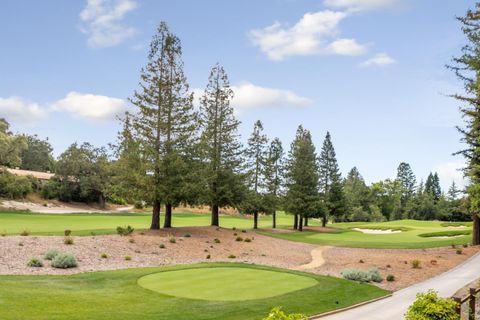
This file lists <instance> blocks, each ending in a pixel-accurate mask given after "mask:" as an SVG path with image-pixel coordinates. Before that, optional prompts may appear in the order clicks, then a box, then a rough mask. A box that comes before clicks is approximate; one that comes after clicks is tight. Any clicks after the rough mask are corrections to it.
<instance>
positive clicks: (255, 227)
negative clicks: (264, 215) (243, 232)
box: [253, 212, 258, 229]
mask: <svg viewBox="0 0 480 320" xmlns="http://www.w3.org/2000/svg"><path fill="white" fill-rule="evenodd" d="M253 229H258V212H254V213H253Z"/></svg>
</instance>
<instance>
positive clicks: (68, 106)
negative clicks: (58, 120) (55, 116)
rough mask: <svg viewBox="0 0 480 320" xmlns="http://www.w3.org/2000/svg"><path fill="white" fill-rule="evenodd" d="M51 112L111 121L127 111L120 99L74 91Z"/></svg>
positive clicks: (56, 103)
mask: <svg viewBox="0 0 480 320" xmlns="http://www.w3.org/2000/svg"><path fill="white" fill-rule="evenodd" d="M51 110H52V111H56V112H69V113H71V114H72V115H73V116H74V117H76V118H84V119H88V120H111V119H113V118H115V116H116V115H119V114H121V113H123V112H124V111H125V110H126V103H125V101H124V100H122V99H118V98H111V97H107V96H101V95H95V94H82V93H78V92H75V91H72V92H70V93H68V94H67V95H66V96H65V98H63V99H61V100H58V101H57V102H55V103H53V104H52V106H51Z"/></svg>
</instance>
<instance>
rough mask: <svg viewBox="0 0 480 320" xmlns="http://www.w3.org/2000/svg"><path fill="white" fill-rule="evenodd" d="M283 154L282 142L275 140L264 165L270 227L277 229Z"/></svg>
mask: <svg viewBox="0 0 480 320" xmlns="http://www.w3.org/2000/svg"><path fill="white" fill-rule="evenodd" d="M283 158H284V152H283V147H282V142H281V141H280V139H278V138H275V139H273V140H272V142H271V143H270V147H269V149H268V155H267V159H266V164H265V182H266V189H267V200H268V204H269V205H270V208H271V210H272V227H273V228H276V227H277V220H276V210H277V206H278V203H279V196H280V191H281V187H282V184H283V175H284V159H283Z"/></svg>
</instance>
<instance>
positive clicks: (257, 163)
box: [243, 120, 269, 229]
mask: <svg viewBox="0 0 480 320" xmlns="http://www.w3.org/2000/svg"><path fill="white" fill-rule="evenodd" d="M267 143H268V139H267V136H266V135H265V134H264V133H263V124H262V122H261V121H260V120H258V121H256V122H255V124H254V127H253V132H252V134H251V135H250V138H249V139H248V147H247V150H246V156H247V159H248V161H247V162H248V164H247V177H248V184H249V192H248V194H247V197H246V199H245V201H244V204H243V209H244V211H245V212H246V213H252V214H253V228H254V229H257V227H258V214H259V213H268V212H269V209H268V208H267V206H266V203H265V199H264V190H265V187H266V185H265V182H266V181H265V163H266V158H267Z"/></svg>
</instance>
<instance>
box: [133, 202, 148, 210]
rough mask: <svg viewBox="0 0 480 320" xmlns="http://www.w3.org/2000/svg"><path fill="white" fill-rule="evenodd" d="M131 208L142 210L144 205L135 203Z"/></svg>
mask: <svg viewBox="0 0 480 320" xmlns="http://www.w3.org/2000/svg"><path fill="white" fill-rule="evenodd" d="M133 207H134V208H135V209H143V208H145V203H144V202H143V201H135V203H134V204H133Z"/></svg>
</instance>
